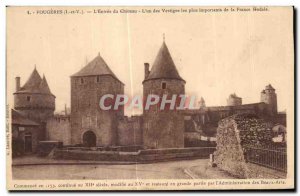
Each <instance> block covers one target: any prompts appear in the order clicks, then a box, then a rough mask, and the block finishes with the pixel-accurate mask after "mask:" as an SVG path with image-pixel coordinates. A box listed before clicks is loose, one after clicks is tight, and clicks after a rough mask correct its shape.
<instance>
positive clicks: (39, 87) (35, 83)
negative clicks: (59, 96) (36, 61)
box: [15, 66, 55, 97]
mask: <svg viewBox="0 0 300 196" xmlns="http://www.w3.org/2000/svg"><path fill="white" fill-rule="evenodd" d="M15 93H17V94H18V93H36V94H49V95H52V96H54V95H53V94H52V93H51V91H50V88H49V86H48V83H47V80H46V77H45V76H44V75H43V79H42V78H41V76H40V74H39V72H38V71H37V69H36V66H34V70H33V72H32V73H31V75H30V77H29V79H28V80H27V82H26V83H25V84H24V86H23V87H21V88H20V90H18V91H17V92H15ZM54 97H55V96H54Z"/></svg>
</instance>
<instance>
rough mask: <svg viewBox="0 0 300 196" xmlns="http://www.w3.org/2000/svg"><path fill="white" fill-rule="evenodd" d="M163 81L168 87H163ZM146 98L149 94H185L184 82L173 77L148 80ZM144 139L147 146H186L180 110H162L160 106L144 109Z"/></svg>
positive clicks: (170, 95)
mask: <svg viewBox="0 0 300 196" xmlns="http://www.w3.org/2000/svg"><path fill="white" fill-rule="evenodd" d="M162 82H165V83H166V89H162ZM143 86H144V89H143V91H144V98H145V99H146V98H147V96H148V95H149V94H155V95H158V96H161V97H162V96H163V95H164V94H167V95H168V99H170V98H171V97H172V95H180V94H184V93H185V90H184V82H183V81H180V80H172V79H157V80H148V81H145V82H144V84H143ZM143 117H144V123H143V141H144V146H145V147H146V148H182V147H184V117H183V115H182V114H181V113H180V112H179V111H175V110H169V111H168V110H160V109H159V107H158V106H154V107H151V108H150V109H149V110H147V111H146V110H144V113H143Z"/></svg>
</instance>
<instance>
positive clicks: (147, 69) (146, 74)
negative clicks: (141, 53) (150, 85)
mask: <svg viewBox="0 0 300 196" xmlns="http://www.w3.org/2000/svg"><path fill="white" fill-rule="evenodd" d="M144 67H145V80H146V79H147V78H148V75H149V73H150V71H149V63H144Z"/></svg>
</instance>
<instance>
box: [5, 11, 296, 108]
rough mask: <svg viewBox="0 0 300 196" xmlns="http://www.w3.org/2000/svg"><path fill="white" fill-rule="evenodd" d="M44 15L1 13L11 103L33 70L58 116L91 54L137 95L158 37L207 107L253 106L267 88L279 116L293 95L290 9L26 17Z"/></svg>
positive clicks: (188, 88) (189, 91)
mask: <svg viewBox="0 0 300 196" xmlns="http://www.w3.org/2000/svg"><path fill="white" fill-rule="evenodd" d="M43 9H45V10H47V9H50V8H41V7H40V8H26V7H24V8H12V7H10V8H8V10H7V35H6V36H7V96H8V103H9V104H11V105H13V96H12V94H13V92H15V77H16V76H20V77H21V85H23V84H24V83H25V82H26V80H27V79H28V77H29V76H30V74H31V72H32V71H33V69H34V67H35V66H36V68H37V70H38V72H39V73H40V74H41V75H43V74H45V76H46V78H47V81H48V84H49V87H50V89H51V91H52V93H53V94H54V95H55V96H56V110H57V111H60V110H63V109H64V105H65V104H67V106H68V107H69V106H70V75H72V74H74V73H76V72H77V71H79V70H80V69H81V68H82V67H83V66H84V65H86V63H87V62H89V61H91V60H92V59H93V58H95V57H96V56H97V55H98V53H100V55H101V56H102V57H103V58H104V60H105V61H106V62H107V64H108V65H109V67H110V68H111V70H112V71H113V72H114V73H115V75H116V76H117V77H118V78H119V79H120V80H121V81H122V82H123V83H124V84H125V94H127V95H130V96H131V95H142V81H143V78H144V63H145V62H149V63H150V68H151V65H152V63H153V62H154V59H155V57H156V55H157V52H158V50H159V48H160V46H161V45H162V42H163V34H165V41H166V44H167V46H168V48H169V51H170V53H171V55H172V58H173V60H174V62H175V65H176V67H177V70H178V72H179V74H180V76H181V77H182V78H183V79H185V80H186V86H185V89H186V94H188V95H196V96H197V97H199V99H200V97H203V98H204V99H205V102H206V105H207V106H220V105H226V99H227V98H228V96H229V95H230V94H232V93H236V94H237V95H238V96H239V97H242V98H243V103H244V104H247V103H255V102H259V101H260V92H261V91H262V90H263V89H264V88H265V86H266V85H268V84H272V86H273V87H274V88H275V89H276V93H277V100H278V109H279V111H282V110H285V109H286V108H288V102H289V100H290V97H291V96H294V94H293V91H291V89H293V33H292V24H293V23H292V20H291V19H292V17H291V12H289V11H290V9H289V8H279V7H277V8H275V7H274V8H269V11H266V12H228V13H192V14H185V13H176V14H172V13H157V14H143V13H138V14H78V15H55V14H43V15H35V14H32V15H28V14H27V10H30V11H36V10H43ZM53 9H62V8H59V7H56V8H53ZM64 9H65V8H64ZM68 9H69V10H71V9H78V8H72V7H70V8H68ZM80 9H84V10H92V11H93V10H94V8H91V7H86V8H80ZM97 9H103V8H97ZM107 9H113V8H107ZM132 9H139V10H141V9H143V8H137V7H136V8H132ZM149 9H153V8H149ZM158 9H160V8H158ZM126 113H127V114H130V113H131V111H126Z"/></svg>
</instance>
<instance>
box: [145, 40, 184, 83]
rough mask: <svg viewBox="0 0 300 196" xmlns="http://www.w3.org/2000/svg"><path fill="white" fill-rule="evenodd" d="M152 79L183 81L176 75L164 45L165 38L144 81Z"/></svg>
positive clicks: (174, 67)
mask: <svg viewBox="0 0 300 196" xmlns="http://www.w3.org/2000/svg"><path fill="white" fill-rule="evenodd" d="M152 79H176V80H182V81H184V80H183V79H182V78H181V77H180V75H179V74H178V71H177V69H176V66H175V64H174V61H173V59H172V57H171V54H170V52H169V49H168V47H167V45H166V43H165V38H164V39H163V44H162V46H161V48H160V50H159V52H158V54H157V56H156V59H155V61H154V63H153V66H152V68H151V71H150V73H149V75H148V77H147V78H146V79H145V80H144V81H146V80H152ZM184 82H185V81H184Z"/></svg>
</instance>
